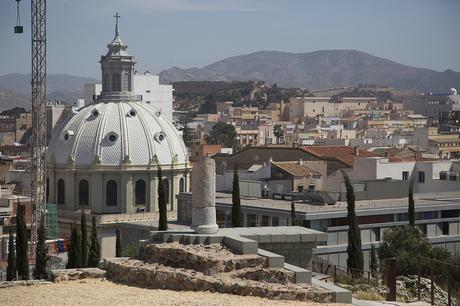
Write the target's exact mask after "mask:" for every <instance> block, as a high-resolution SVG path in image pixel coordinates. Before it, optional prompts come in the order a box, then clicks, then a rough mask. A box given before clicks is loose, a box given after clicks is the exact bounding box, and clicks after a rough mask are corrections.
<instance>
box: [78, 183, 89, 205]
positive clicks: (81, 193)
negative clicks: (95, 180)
mask: <svg viewBox="0 0 460 306" xmlns="http://www.w3.org/2000/svg"><path fill="white" fill-rule="evenodd" d="M78 204H79V205H89V183H88V181H87V180H81V181H80V182H79V183H78Z"/></svg>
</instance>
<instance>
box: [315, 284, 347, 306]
mask: <svg viewBox="0 0 460 306" xmlns="http://www.w3.org/2000/svg"><path fill="white" fill-rule="evenodd" d="M311 282H312V284H313V285H316V286H318V287H321V288H324V289H326V290H329V291H332V292H333V293H334V302H335V303H344V304H351V302H352V295H351V291H349V290H347V289H343V288H341V287H339V286H336V285H334V284H332V283H326V282H323V281H321V280H319V279H317V278H313V279H312V281H311Z"/></svg>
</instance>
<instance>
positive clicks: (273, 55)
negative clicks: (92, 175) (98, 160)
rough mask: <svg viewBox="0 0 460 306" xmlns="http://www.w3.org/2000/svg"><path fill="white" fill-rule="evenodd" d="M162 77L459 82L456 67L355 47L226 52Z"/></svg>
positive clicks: (283, 82) (307, 84)
mask: <svg viewBox="0 0 460 306" xmlns="http://www.w3.org/2000/svg"><path fill="white" fill-rule="evenodd" d="M160 80H161V81H162V82H163V83H173V82H177V81H216V80H220V81H222V80H227V81H232V80H261V81H265V82H267V83H269V84H274V83H276V84H277V85H279V86H282V87H300V88H307V89H310V90H317V89H324V88H332V87H338V86H349V85H358V84H374V85H380V86H387V87H394V88H401V89H410V90H418V91H423V92H426V91H442V92H447V91H448V89H449V88H451V87H460V72H455V71H452V70H445V71H443V72H438V71H434V70H430V69H424V68H416V67H411V66H406V65H403V64H399V63H397V62H394V61H391V60H388V59H384V58H380V57H377V56H374V55H371V54H368V53H365V52H361V51H356V50H322V51H315V52H309V53H287V52H279V51H260V52H256V53H251V54H248V55H239V56H234V57H229V58H226V59H223V60H221V61H218V62H216V63H213V64H211V65H208V66H205V67H203V68H190V69H181V68H178V67H173V68H170V69H167V70H164V71H162V72H161V73H160Z"/></svg>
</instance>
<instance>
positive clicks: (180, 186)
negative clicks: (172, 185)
mask: <svg viewBox="0 0 460 306" xmlns="http://www.w3.org/2000/svg"><path fill="white" fill-rule="evenodd" d="M184 191H185V180H184V178H183V177H181V179H180V180H179V192H184Z"/></svg>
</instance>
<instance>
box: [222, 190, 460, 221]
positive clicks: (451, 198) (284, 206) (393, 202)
mask: <svg viewBox="0 0 460 306" xmlns="http://www.w3.org/2000/svg"><path fill="white" fill-rule="evenodd" d="M414 201H415V206H416V209H417V211H423V210H432V208H433V207H434V206H441V205H442V206H443V207H442V208H441V207H439V208H436V210H442V209H459V208H460V191H458V192H442V193H439V192H438V193H420V194H414ZM216 203H217V205H219V204H226V205H232V195H231V194H226V193H216ZM407 205H408V204H407V197H404V198H397V199H382V200H364V201H356V212H357V213H358V214H360V212H364V211H367V212H372V213H376V211H378V210H380V211H387V210H391V211H393V212H397V209H398V208H402V209H406V208H407ZM241 206H242V207H248V208H249V207H250V208H255V209H274V210H281V211H285V212H286V213H290V211H291V202H290V201H285V200H274V199H258V198H243V197H242V198H241ZM295 210H296V212H297V213H305V214H308V215H317V216H318V217H323V216H324V215H327V216H328V217H330V216H331V214H332V213H340V214H346V211H347V203H346V202H337V203H336V204H335V205H312V204H305V203H301V202H296V204H295ZM377 214H379V213H377ZM312 219H314V218H312Z"/></svg>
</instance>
